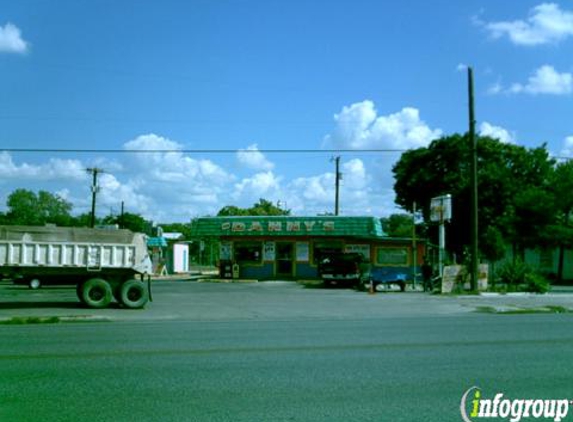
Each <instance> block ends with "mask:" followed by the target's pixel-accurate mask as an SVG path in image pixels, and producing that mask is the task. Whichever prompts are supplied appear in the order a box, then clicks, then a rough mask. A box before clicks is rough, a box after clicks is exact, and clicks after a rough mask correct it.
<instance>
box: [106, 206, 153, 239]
mask: <svg viewBox="0 0 573 422" xmlns="http://www.w3.org/2000/svg"><path fill="white" fill-rule="evenodd" d="M103 224H117V225H118V226H119V227H120V228H122V229H128V230H131V231H132V232H138V233H146V234H149V235H150V234H151V227H152V223H151V222H150V221H147V220H146V219H145V218H143V217H142V216H141V215H139V214H134V213H130V212H126V213H123V215H108V216H107V217H105V218H104V219H103Z"/></svg>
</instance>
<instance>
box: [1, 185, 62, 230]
mask: <svg viewBox="0 0 573 422" xmlns="http://www.w3.org/2000/svg"><path fill="white" fill-rule="evenodd" d="M7 205H8V212H7V213H6V216H5V221H6V223H7V224H22V225H32V226H39V225H44V224H46V223H51V224H57V225H60V226H67V225H70V224H71V222H72V216H71V215H70V212H71V210H72V205H71V204H70V203H69V202H68V201H66V200H65V199H63V198H61V197H60V196H59V195H54V194H52V193H50V192H46V191H42V190H41V191H39V192H38V194H36V193H34V192H32V191H30V190H26V189H16V190H15V191H14V192H12V193H11V194H10V195H9V196H8V201H7Z"/></svg>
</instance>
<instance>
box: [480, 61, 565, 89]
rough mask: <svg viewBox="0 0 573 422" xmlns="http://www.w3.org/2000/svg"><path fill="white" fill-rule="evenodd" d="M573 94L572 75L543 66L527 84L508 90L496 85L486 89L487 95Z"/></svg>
mask: <svg viewBox="0 0 573 422" xmlns="http://www.w3.org/2000/svg"><path fill="white" fill-rule="evenodd" d="M571 92H573V75H572V74H571V73H567V72H563V73H559V72H557V71H556V70H555V68H553V66H549V65H543V66H541V67H540V68H539V69H537V70H535V72H533V74H532V75H531V76H530V77H529V78H528V79H527V83H525V84H522V83H513V84H511V86H509V87H508V88H505V87H503V86H502V85H501V84H499V83H496V84H495V85H492V86H491V87H490V88H489V89H488V94H492V95H495V94H530V95H539V94H549V95H567V94H571Z"/></svg>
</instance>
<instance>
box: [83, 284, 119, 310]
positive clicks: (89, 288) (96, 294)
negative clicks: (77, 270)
mask: <svg viewBox="0 0 573 422" xmlns="http://www.w3.org/2000/svg"><path fill="white" fill-rule="evenodd" d="M81 298H82V302H83V303H85V304H86V305H87V306H89V307H90V308H95V309H101V308H106V307H108V306H109V304H110V303H111V298H112V294H111V286H110V285H109V283H108V282H107V281H105V280H104V279H102V278H91V279H89V280H88V281H86V282H85V283H84V284H83V287H82V288H81Z"/></svg>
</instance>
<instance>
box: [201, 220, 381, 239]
mask: <svg viewBox="0 0 573 422" xmlns="http://www.w3.org/2000/svg"><path fill="white" fill-rule="evenodd" d="M191 233H192V236H194V237H225V236H228V237H231V236H233V237H239V236H251V237H254V236H289V237H290V236H293V237H297V236H313V237H342V236H344V237H360V238H378V237H383V236H385V235H384V232H383V230H382V223H381V222H380V220H379V219H378V218H375V217H329V216H324V217H291V216H288V217H286V216H280V217H275V216H272V217H270V216H252V217H207V218H198V219H196V220H194V221H193V225H192V229H191Z"/></svg>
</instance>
